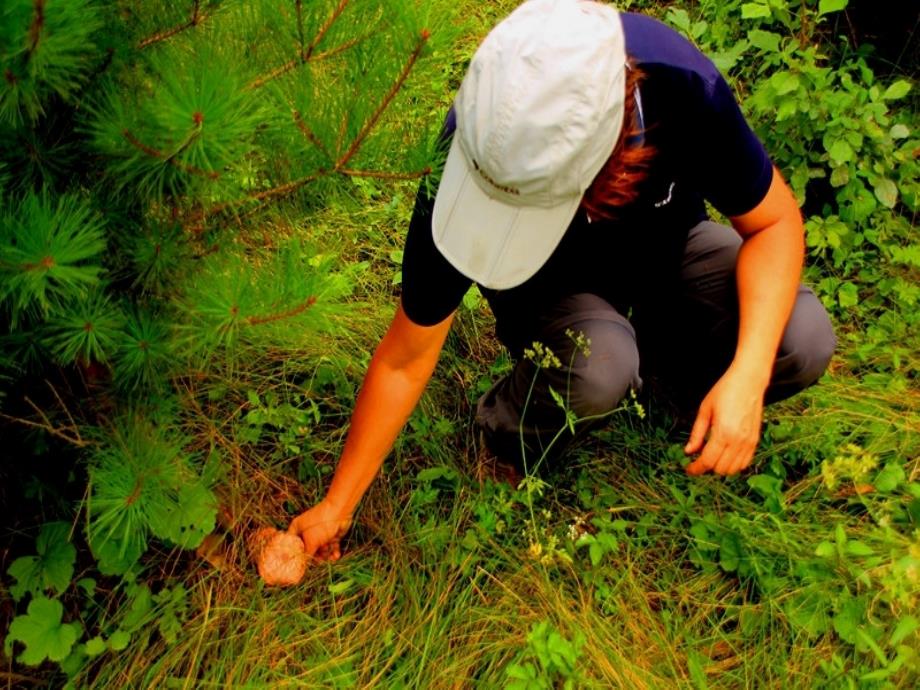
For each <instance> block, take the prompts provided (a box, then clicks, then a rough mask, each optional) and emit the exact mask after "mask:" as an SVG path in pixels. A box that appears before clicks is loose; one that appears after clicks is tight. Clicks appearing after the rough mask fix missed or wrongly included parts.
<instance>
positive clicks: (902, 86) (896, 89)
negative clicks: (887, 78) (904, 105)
mask: <svg viewBox="0 0 920 690" xmlns="http://www.w3.org/2000/svg"><path fill="white" fill-rule="evenodd" d="M910 88H911V85H910V82H909V81H907V80H906V79H898V80H897V81H896V82H894V83H893V84H891V85H890V86H889V87H888V88H887V89H885V93H883V94H882V98H883V99H884V100H886V101H894V100H897V99H898V98H904V96H906V95H907V94H908V93H910Z"/></svg>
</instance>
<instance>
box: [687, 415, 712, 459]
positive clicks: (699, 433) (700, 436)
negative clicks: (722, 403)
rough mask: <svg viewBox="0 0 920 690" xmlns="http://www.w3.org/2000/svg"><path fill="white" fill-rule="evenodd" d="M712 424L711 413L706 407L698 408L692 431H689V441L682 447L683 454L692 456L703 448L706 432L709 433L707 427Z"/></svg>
mask: <svg viewBox="0 0 920 690" xmlns="http://www.w3.org/2000/svg"><path fill="white" fill-rule="evenodd" d="M711 422H712V411H711V409H710V407H709V406H708V405H706V404H705V402H704V404H703V405H701V406H700V411H699V412H698V413H697V415H696V421H694V422H693V429H692V430H691V431H690V439H689V440H688V441H687V445H685V446H684V453H686V454H687V455H693V454H694V453H698V452H699V451H700V448H702V447H703V440H704V439H705V438H706V432H707V431H709V425H710V423H711Z"/></svg>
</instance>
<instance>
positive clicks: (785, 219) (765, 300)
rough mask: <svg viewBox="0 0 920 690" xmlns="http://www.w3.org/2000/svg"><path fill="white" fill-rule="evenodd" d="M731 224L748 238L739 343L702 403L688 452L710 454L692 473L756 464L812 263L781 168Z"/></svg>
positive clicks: (741, 266) (742, 263)
mask: <svg viewBox="0 0 920 690" xmlns="http://www.w3.org/2000/svg"><path fill="white" fill-rule="evenodd" d="M731 221H732V225H733V226H734V228H735V229H736V230H737V231H738V232H739V233H740V234H741V236H742V237H743V238H744V242H743V244H742V245H741V249H740V250H739V252H738V264H737V267H736V269H735V270H736V275H737V281H738V308H739V329H738V345H737V347H736V349H735V357H734V359H733V360H732V363H731V365H730V366H729V368H728V370H727V371H726V372H725V374H723V375H722V377H721V378H720V379H719V380H718V381H717V382H716V384H715V386H713V388H712V390H710V392H709V393H708V394H707V395H706V397H705V398H704V399H703V402H702V404H701V405H700V410H699V412H698V414H697V418H696V422H695V423H694V425H693V430H692V431H691V433H690V440H689V441H688V443H687V445H686V447H685V448H684V452H686V453H687V454H694V453H697V452H700V450H702V452H701V453H700V456H699V457H698V458H697V459H696V460H695V461H694V462H692V463H690V464H689V465H688V466H687V472H688V473H689V474H702V473H704V472H708V471H712V472H715V473H717V474H725V475H728V474H735V473H736V472H740V471H741V470H743V469H744V468H746V467H747V466H748V465H750V464H751V460H752V459H753V457H754V451H755V450H756V448H757V443H758V441H759V440H760V422H761V418H762V416H763V398H764V393H765V392H766V390H767V386H768V385H769V384H770V376H771V374H772V371H773V361H774V359H775V358H776V351H777V349H778V348H779V344H780V340H781V339H782V336H783V331H784V330H785V328H786V323H787V322H788V321H789V316H790V314H791V313H792V307H793V305H794V304H795V295H796V291H797V290H798V286H799V280H800V277H801V272H802V264H803V262H804V258H805V243H804V231H803V227H802V216H801V214H800V213H799V209H798V205H797V204H796V201H795V197H794V196H793V195H792V192H791V190H790V189H789V187H788V186H787V185H786V183H785V181H784V180H783V178H782V176H781V175H780V173H779V172H778V171H777V170H775V169H774V171H773V181H772V183H771V184H770V188H769V190H768V191H767V194H766V196H765V197H764V199H763V201H761V202H760V203H759V204H758V205H757V206H756V207H755V208H754V209H753V210H752V211H750V212H748V213H745V214H743V215H741V216H736V217H734V218H732V219H731ZM707 432H708V435H709V437H708V439H707V438H706V436H707Z"/></svg>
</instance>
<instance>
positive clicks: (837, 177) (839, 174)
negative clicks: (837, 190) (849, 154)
mask: <svg viewBox="0 0 920 690" xmlns="http://www.w3.org/2000/svg"><path fill="white" fill-rule="evenodd" d="M849 181H850V169H849V168H848V167H847V166H846V165H838V166H837V167H835V168H834V169H833V170H832V171H831V187H843V186H844V185H845V184H846V183H847V182H849Z"/></svg>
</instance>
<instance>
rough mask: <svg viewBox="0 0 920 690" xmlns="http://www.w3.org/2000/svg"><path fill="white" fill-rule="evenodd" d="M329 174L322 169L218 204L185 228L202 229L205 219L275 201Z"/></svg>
mask: <svg viewBox="0 0 920 690" xmlns="http://www.w3.org/2000/svg"><path fill="white" fill-rule="evenodd" d="M326 174H328V171H327V170H325V169H320V170H318V171H317V172H315V173H314V174H312V175H307V176H306V177H301V178H300V179H299V180H293V181H292V182H285V183H284V184H280V185H278V186H277V187H272V188H271V189H264V190H262V191H261V192H254V193H252V194H250V195H249V196H246V197H244V198H242V199H236V200H234V201H226V202H224V203H222V204H217V205H215V206H212V207H211V208H209V209H207V210H203V211H199V212H198V213H195V214H193V215H192V216H191V218H189V225H186V226H185V227H186V228H188V229H191V230H198V229H200V226H201V223H202V221H204V219H205V218H210V217H211V216H215V215H217V214H219V213H223V212H224V211H227V210H228V209H231V208H234V207H235V206H240V205H242V204H246V203H249V202H250V201H258V202H261V201H267V200H269V199H274V198H276V197H280V196H286V195H288V194H290V193H291V192H295V191H297V190H298V189H300V188H301V187H303V186H304V185H307V184H310V183H311V182H313V181H314V180H317V179H319V178H320V177H322V176H323V175H326Z"/></svg>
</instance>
